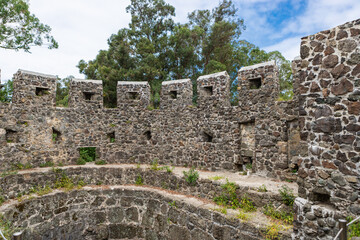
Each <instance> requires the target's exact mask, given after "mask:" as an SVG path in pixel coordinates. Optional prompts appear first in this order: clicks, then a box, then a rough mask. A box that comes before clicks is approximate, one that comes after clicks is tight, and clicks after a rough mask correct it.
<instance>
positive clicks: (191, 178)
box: [183, 167, 199, 185]
mask: <svg viewBox="0 0 360 240" xmlns="http://www.w3.org/2000/svg"><path fill="white" fill-rule="evenodd" d="M183 174H184V177H185V181H186V182H187V183H188V184H190V185H195V184H196V181H197V180H198V179H199V172H198V171H196V170H195V168H194V167H192V168H191V169H190V170H189V171H187V172H186V171H183Z"/></svg>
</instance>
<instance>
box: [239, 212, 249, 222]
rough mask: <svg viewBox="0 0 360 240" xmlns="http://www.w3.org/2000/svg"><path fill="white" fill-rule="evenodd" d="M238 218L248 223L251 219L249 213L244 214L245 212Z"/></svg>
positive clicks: (240, 213)
mask: <svg viewBox="0 0 360 240" xmlns="http://www.w3.org/2000/svg"><path fill="white" fill-rule="evenodd" d="M236 217H237V218H239V219H241V220H243V221H248V220H249V219H250V218H251V217H250V215H249V214H248V213H244V212H243V211H241V210H240V211H239V213H238V214H237V215H236Z"/></svg>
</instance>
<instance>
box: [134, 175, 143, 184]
mask: <svg viewBox="0 0 360 240" xmlns="http://www.w3.org/2000/svg"><path fill="white" fill-rule="evenodd" d="M135 184H136V185H143V184H144V180H143V178H142V177H141V175H140V174H139V175H138V176H137V177H136V180H135Z"/></svg>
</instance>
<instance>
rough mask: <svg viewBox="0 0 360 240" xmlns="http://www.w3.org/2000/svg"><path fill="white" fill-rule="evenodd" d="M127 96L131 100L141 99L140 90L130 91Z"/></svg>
mask: <svg viewBox="0 0 360 240" xmlns="http://www.w3.org/2000/svg"><path fill="white" fill-rule="evenodd" d="M127 97H128V99H131V100H139V99H140V94H139V93H138V92H128V93H127Z"/></svg>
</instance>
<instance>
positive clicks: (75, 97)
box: [69, 79, 103, 108]
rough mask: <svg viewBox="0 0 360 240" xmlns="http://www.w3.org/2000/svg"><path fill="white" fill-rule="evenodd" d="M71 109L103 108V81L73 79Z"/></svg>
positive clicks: (70, 91)
mask: <svg viewBox="0 0 360 240" xmlns="http://www.w3.org/2000/svg"><path fill="white" fill-rule="evenodd" d="M69 107H73V108H76V107H80V108H89V107H90V108H102V107H103V86H102V81H101V80H81V79H72V80H71V81H70V89H69Z"/></svg>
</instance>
